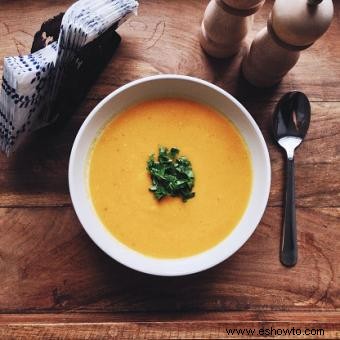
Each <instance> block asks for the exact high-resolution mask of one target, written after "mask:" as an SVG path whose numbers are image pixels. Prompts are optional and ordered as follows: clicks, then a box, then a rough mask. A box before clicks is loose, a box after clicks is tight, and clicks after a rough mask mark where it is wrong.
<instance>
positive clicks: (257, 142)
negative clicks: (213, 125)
mask: <svg viewBox="0 0 340 340" xmlns="http://www.w3.org/2000/svg"><path fill="white" fill-rule="evenodd" d="M169 96H170V97H184V98H188V99H192V100H195V101H197V102H201V103H205V104H207V105H209V106H210V107H213V108H215V109H216V110H217V111H220V112H221V113H223V114H224V115H226V116H227V117H228V118H229V119H230V120H231V121H232V122H233V123H234V124H235V125H236V126H237V128H238V129H239V131H240V132H241V134H242V136H243V138H244V140H245V141H246V143H247V145H248V148H249V150H250V154H251V161H252V166H253V187H252V191H251V197H250V200H249V203H248V207H247V209H246V211H245V213H244V215H243V217H242V219H241V220H240V222H239V224H238V225H237V226H236V227H235V229H234V230H233V232H232V233H231V234H230V235H228V236H227V238H225V239H224V240H223V241H221V242H220V243H219V244H218V245H216V246H215V247H213V248H211V249H209V250H207V251H205V252H203V253H200V254H198V255H195V256H190V257H185V258H179V259H157V258H152V257H148V256H145V255H143V254H141V253H138V252H136V251H135V250H132V249H131V248H128V247H127V246H125V245H124V244H122V243H121V242H120V241H118V240H117V239H115V238H114V236H113V235H112V234H110V233H109V231H107V230H106V228H105V227H104V226H103V225H102V223H101V221H100V219H99V217H97V215H96V212H95V209H94V207H93V205H92V202H91V198H90V196H89V194H88V182H87V180H88V179H87V171H86V170H87V165H88V164H87V162H88V155H89V150H90V148H91V146H92V143H93V141H94V139H95V138H96V137H97V136H98V133H99V131H100V130H101V129H102V128H103V127H104V126H105V124H106V123H107V122H108V121H110V119H111V118H112V117H113V116H114V115H116V114H117V113H119V112H121V111H123V110H124V109H125V108H127V107H129V106H131V105H132V104H135V103H138V102H141V101H144V100H147V99H151V98H157V97H158V98H159V97H169ZM270 174H271V172H270V161H269V155H268V150H267V147H266V144H265V141H264V139H263V136H262V134H261V131H260V130H259V128H258V126H257V125H256V123H255V121H254V119H253V118H252V117H251V115H250V114H249V113H248V111H247V110H246V109H245V108H244V107H243V106H242V105H241V104H240V103H239V102H238V101H237V100H236V99H235V98H234V97H232V96H231V95H230V94H228V93H227V92H225V91H224V90H222V89H221V88H219V87H217V86H215V85H213V84H211V83H208V82H206V81H204V80H200V79H197V78H192V77H187V76H178V75H160V76H152V77H147V78H143V79H139V80H136V81H133V82H131V83H129V84H126V85H124V86H122V87H120V88H119V89H117V90H116V91H114V92H113V93H111V94H110V95H109V96H107V97H106V98H105V99H103V100H102V101H101V102H100V103H99V104H98V105H97V106H96V107H95V108H94V109H93V111H92V112H91V113H90V114H89V116H88V117H87V118H86V120H85V122H84V123H83V125H82V126H81V128H80V130H79V132H78V135H77V137H76V139H75V141H74V144H73V148H72V152H71V157H70V163H69V187H70V194H71V198H72V202H73V206H74V209H75V211H76V213H77V215H78V218H79V220H80V222H81V223H82V225H83V227H84V229H85V230H86V232H87V233H88V235H89V236H90V237H91V238H92V240H93V241H94V242H95V243H96V244H97V245H98V246H99V247H100V248H101V249H102V250H103V251H104V252H105V253H106V254H108V255H109V256H111V257H112V258H113V259H115V260H117V261H118V262H120V263H122V264H124V265H126V266H128V267H130V268H133V269H135V270H138V271H141V272H144V273H149V274H154V275H162V276H177V275H187V274H192V273H196V272H199V271H202V270H205V269H208V268H210V267H213V266H215V265H217V264H218V263H220V262H222V261H224V260H225V259H227V258H228V257H230V256H231V255H232V254H234V253H235V252H236V251H237V250H238V249H239V248H240V247H241V246H242V245H243V244H244V243H245V242H246V241H247V240H248V238H249V237H250V236H251V235H252V233H253V232H254V231H255V229H256V227H257V225H258V223H259V222H260V219H261V217H262V215H263V212H264V210H265V208H266V204H267V201H268V196H269V189H270Z"/></svg>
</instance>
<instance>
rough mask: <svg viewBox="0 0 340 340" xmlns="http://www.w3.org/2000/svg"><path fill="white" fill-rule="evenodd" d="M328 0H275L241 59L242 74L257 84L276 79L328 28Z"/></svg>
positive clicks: (272, 82) (330, 13)
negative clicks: (268, 14)
mask: <svg viewBox="0 0 340 340" xmlns="http://www.w3.org/2000/svg"><path fill="white" fill-rule="evenodd" d="M332 17H333V2H332V0H294V1H287V0H276V1H275V4H274V7H273V10H272V13H271V15H270V17H269V20H268V23H267V27H265V28H263V29H262V30H261V31H260V32H259V33H258V34H257V35H256V37H255V39H254V41H253V43H252V45H251V47H250V51H249V53H248V55H247V56H246V57H245V59H244V60H243V64H242V69H243V74H244V76H245V78H246V79H247V80H248V81H249V82H250V83H251V84H253V85H255V86H258V87H269V86H272V85H275V84H276V83H278V82H279V81H280V80H281V79H282V78H283V77H284V75H285V74H286V73H287V72H288V71H289V70H290V69H291V68H292V67H293V66H294V65H295V64H296V63H297V61H298V59H299V56H300V51H302V50H304V49H306V48H308V47H310V46H311V45H312V44H313V43H314V42H315V41H316V40H317V39H318V38H320V37H321V36H322V35H323V34H324V33H325V32H326V31H327V29H328V27H329V26H330V24H331V21H332Z"/></svg>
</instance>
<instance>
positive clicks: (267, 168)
mask: <svg viewBox="0 0 340 340" xmlns="http://www.w3.org/2000/svg"><path fill="white" fill-rule="evenodd" d="M170 79H172V80H174V79H175V80H179V81H181V80H184V81H189V82H194V83H198V84H201V85H204V86H206V87H209V88H210V89H212V90H214V91H217V92H218V93H219V94H221V95H223V96H224V97H226V98H227V99H228V100H230V101H231V102H232V103H233V104H234V105H235V106H236V107H237V108H238V109H239V110H240V111H241V112H242V114H243V115H244V116H245V117H246V118H247V120H248V121H249V123H250V124H251V125H252V128H253V129H254V131H255V133H256V136H257V138H258V142H259V144H260V146H261V151H262V153H263V157H264V159H265V162H264V164H263V169H264V173H263V177H264V186H263V191H262V194H263V195H262V197H261V202H260V206H261V208H260V210H259V211H258V213H257V216H256V217H255V218H253V221H252V223H250V224H251V227H249V228H248V229H247V234H246V236H245V237H243V239H242V240H241V241H240V242H239V244H238V245H237V246H235V247H233V249H232V250H231V251H229V252H228V251H225V253H224V255H223V256H219V257H216V258H214V259H212V258H209V261H207V262H208V263H203V264H196V265H195V266H193V267H189V266H188V265H184V267H185V270H183V267H182V266H181V265H178V266H173V265H171V268H170V269H169V268H168V267H167V266H164V264H165V263H177V264H179V263H180V262H181V261H182V262H185V260H187V259H194V258H197V260H198V259H199V258H200V256H202V255H204V254H208V253H209V252H211V251H212V250H213V249H215V248H216V247H218V245H219V244H220V243H219V244H217V245H216V246H214V247H212V248H210V249H208V250H206V251H204V252H202V253H199V254H196V255H193V256H190V257H185V258H174V259H158V258H152V257H149V256H146V255H144V254H142V253H139V252H137V251H135V250H133V249H131V248H129V247H127V246H125V245H124V244H122V243H121V242H120V241H119V240H117V239H116V238H114V237H113V239H114V240H115V241H116V242H117V243H120V245H122V246H123V247H126V248H127V249H129V251H131V252H133V253H135V254H138V256H140V257H141V258H148V259H149V260H150V259H151V260H152V261H153V262H154V263H155V266H148V268H145V267H144V266H143V265H140V264H138V263H132V262H130V261H129V260H127V259H126V258H124V256H121V254H117V253H116V254H114V250H112V249H108V248H107V247H105V246H104V245H103V242H102V241H101V240H100V237H98V235H97V234H96V233H95V232H93V231H92V230H91V228H90V227H89V225H88V224H87V221H86V220H85V219H84V218H83V212H82V211H81V210H82V207H81V206H80V204H78V200H77V192H76V191H77V189H76V187H75V183H74V181H73V178H74V174H73V172H74V170H75V169H76V165H75V163H76V156H77V149H78V147H79V143H80V140H81V138H82V135H83V133H84V131H85V130H86V129H87V127H88V125H89V124H90V122H91V120H92V119H93V117H94V116H95V115H96V114H97V112H99V111H100V110H101V109H102V108H103V107H104V106H105V104H107V103H108V102H109V101H110V100H112V98H114V97H115V96H117V95H118V94H120V93H121V92H123V91H125V90H127V89H129V88H130V87H133V86H137V85H140V84H142V83H146V82H150V81H154V80H170ZM127 107H128V106H127ZM78 177H79V176H78ZM81 177H82V176H81ZM68 184H69V192H70V196H71V201H72V205H73V207H74V210H75V212H76V215H77V217H78V219H79V221H80V223H81V225H82V227H83V228H84V230H85V231H86V233H87V234H88V235H89V237H90V238H91V239H92V241H93V242H94V243H95V244H96V245H97V246H98V247H99V248H100V249H101V250H102V251H103V252H104V253H106V254H107V255H108V256H110V257H111V258H112V259H114V260H115V261H117V262H119V263H121V264H122V265H124V266H126V267H129V268H131V269H134V270H136V271H139V272H142V273H146V274H151V275H157V276H183V275H190V274H194V273H197V272H201V271H204V270H207V269H209V268H212V267H214V266H216V265H218V264H219V263H221V262H223V261H225V260H226V259H227V258H229V257H230V256H232V255H233V254H234V253H235V252H236V251H238V250H239V249H240V248H241V247H242V246H243V245H244V244H245V243H246V242H247V241H248V239H249V238H250V237H251V235H252V234H253V233H254V231H255V230H256V228H257V226H258V224H259V223H260V221H261V219H262V216H263V214H264V212H265V209H266V207H267V203H268V198H269V193H270V186H271V165H270V158H269V152H268V148H267V145H266V142H265V140H264V137H263V135H262V132H261V130H260V128H259V127H258V125H257V124H256V122H255V120H254V118H253V117H252V116H251V114H250V113H249V112H248V110H247V109H246V108H245V107H244V106H243V105H242V104H241V103H240V102H239V101H238V100H237V99H236V98H234V97H233V96H232V95H231V94H229V93H228V92H227V91H225V90H223V89H222V88H220V87H218V86H217V85H215V84H212V83H210V82H208V81H206V80H203V79H199V78H196V77H191V76H186V75H177V74H161V75H153V76H147V77H142V78H139V79H136V80H134V81H131V82H129V83H127V84H125V85H123V86H121V87H119V88H117V89H116V90H115V91H113V92H111V93H110V94H109V95H107V96H106V97H105V98H103V99H102V100H101V101H100V102H99V103H98V104H97V105H96V106H95V107H94V108H93V109H92V111H91V112H90V114H89V115H88V116H87V117H86V119H85V120H84V122H83V123H82V125H81V127H80V129H79V131H78V133H77V135H76V138H75V140H74V142H73V145H72V149H71V153H70V158H69V167H68ZM83 185H86V183H83ZM247 209H248V208H247ZM93 210H94V208H93ZM91 213H93V214H95V211H93V212H91ZM96 218H97V219H98V220H99V222H100V219H99V217H98V216H96ZM100 224H102V223H101V222H100ZM102 228H105V226H103V225H102ZM236 229H237V226H236V227H235V228H234V230H236ZM230 235H231V234H228V236H227V237H226V238H225V239H223V240H222V241H221V242H223V241H224V240H226V239H227V238H228V237H229V236H230ZM111 236H113V235H111ZM203 262H204V261H203ZM156 263H158V264H157V265H156ZM189 263H190V261H189ZM161 264H163V265H161ZM155 267H157V268H155Z"/></svg>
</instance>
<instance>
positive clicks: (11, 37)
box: [0, 0, 340, 339]
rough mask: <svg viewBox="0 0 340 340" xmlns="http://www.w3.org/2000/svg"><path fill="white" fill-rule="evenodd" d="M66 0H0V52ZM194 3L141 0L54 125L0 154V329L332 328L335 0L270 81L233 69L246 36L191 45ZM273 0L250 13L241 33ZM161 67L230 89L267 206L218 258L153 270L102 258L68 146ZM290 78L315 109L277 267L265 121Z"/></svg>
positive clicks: (99, 333) (336, 288) (72, 334)
mask: <svg viewBox="0 0 340 340" xmlns="http://www.w3.org/2000/svg"><path fill="white" fill-rule="evenodd" d="M71 3H72V1H70V0H59V1H46V0H45V1H37V0H30V1H29V0H26V1H24V0H17V1H11V0H1V3H0V57H1V59H2V57H4V56H5V55H17V54H19V53H27V52H28V51H29V49H30V46H31V43H32V35H33V34H34V32H35V31H36V30H37V29H38V28H39V27H40V24H41V23H42V21H44V20H45V19H47V18H49V17H51V16H53V15H55V14H57V13H59V12H60V11H63V10H65V9H66V8H67V7H68V6H69V5H70V4H71ZM206 4H207V1H205V0H204V1H203V0H202V1H201V0H197V1H195V0H186V1H183V0H143V1H141V6H140V10H139V15H138V16H137V17H133V18H130V19H129V21H128V22H126V23H125V24H124V25H123V26H122V27H121V28H119V33H120V34H121V36H122V38H123V41H122V44H121V46H120V48H119V50H118V52H117V53H116V55H115V56H114V58H113V60H112V62H111V63H110V64H109V65H108V67H107V69H106V70H105V72H104V73H103V74H102V75H101V76H100V78H99V80H98V81H97V82H96V84H95V85H94V86H93V88H92V90H91V91H90V93H89V94H88V96H87V98H86V100H85V101H84V102H83V103H82V105H81V106H80V107H79V109H78V111H77V112H76V113H75V114H74V116H73V117H72V119H71V120H70V122H69V123H68V124H67V125H66V127H65V128H64V129H63V130H62V131H56V132H55V133H54V134H51V133H46V132H44V131H41V132H39V133H37V134H36V135H35V136H34V137H33V138H32V139H31V140H30V141H29V142H28V143H27V144H26V145H25V146H23V147H22V148H21V149H20V150H19V151H18V152H17V153H16V154H15V155H13V156H12V157H11V158H10V159H7V158H6V157H5V156H4V155H1V156H0V233H1V234H0V283H1V284H0V312H1V314H0V338H1V339H3V338H20V337H22V338H32V337H33V336H38V337H44V338H48V337H52V338H53V337H60V338H63V337H65V338H96V337H104V336H116V337H117V338H118V339H125V338H131V337H132V338H133V337H135V338H146V339H152V338H159V337H163V338H173V339H177V338H217V337H221V338H223V337H228V333H227V332H226V329H234V328H238V329H245V328H248V329H252V328H253V329H255V330H256V332H255V335H256V336H257V335H258V333H257V332H258V331H259V329H260V328H269V329H270V327H273V328H276V329H277V328H282V329H283V328H285V329H286V328H292V327H295V328H301V329H302V330H304V329H305V328H309V329H311V328H314V329H321V328H322V329H324V331H325V333H324V336H323V337H322V336H321V338H325V339H326V338H340V310H339V308H340V280H339V269H340V268H339V260H340V247H339V239H340V228H339V227H340V225H339V210H340V201H339V198H340V178H339V167H340V162H339V154H340V135H339V131H340V90H339V87H340V45H339V36H340V3H337V4H336V9H335V18H334V21H333V24H332V26H331V28H330V29H329V31H328V32H327V34H326V35H325V36H324V37H323V38H322V39H321V40H320V41H318V42H317V43H316V44H315V45H314V46H312V47H311V48H310V49H308V50H306V51H304V52H303V53H302V55H301V59H300V61H299V62H298V64H297V65H296V67H295V68H294V69H293V70H292V71H291V72H290V73H289V74H288V75H287V76H286V77H285V79H284V81H283V82H282V83H281V84H280V85H279V86H277V87H275V88H273V89H270V90H256V89H254V88H252V87H251V86H249V85H247V84H246V83H245V81H244V80H242V79H241V78H240V74H239V73H240V72H239V66H240V62H241V60H242V56H243V55H244V53H245V50H246V47H244V48H243V49H242V51H241V52H240V53H239V54H238V55H237V56H236V57H235V58H233V59H231V60H229V61H223V60H222V61H217V60H212V59H209V58H208V57H207V56H206V55H204V53H202V51H201V49H200V47H199V44H198V41H197V33H198V30H199V24H200V21H201V17H202V13H203V11H204V8H205V6H206ZM271 5H272V3H271V2H269V3H267V4H266V5H265V6H264V8H262V9H261V11H260V12H259V13H258V15H257V16H256V18H255V24H254V27H253V32H252V33H251V37H253V36H254V33H255V32H256V31H258V30H259V29H260V28H261V27H263V26H264V24H265V20H266V18H267V15H268V12H269V10H270V8H271ZM159 73H178V74H186V75H191V76H196V77H200V78H202V79H206V80H208V81H210V82H213V83H215V84H217V85H219V86H221V87H222V88H224V89H226V90H227V91H229V92H230V93H232V94H233V95H235V96H236V97H237V98H238V99H239V100H240V101H241V102H242V103H243V104H244V105H245V106H246V107H247V108H248V110H249V111H250V112H251V113H252V115H253V117H254V118H255V119H256V121H257V123H258V124H259V126H260V128H261V130H262V132H263V134H264V136H265V139H266V142H267V144H268V147H269V151H270V157H271V164H272V188H271V194H270V199H269V204H268V208H267V210H266V212H265V215H264V217H263V219H262V221H261V223H260V225H259V226H258V228H257V230H256V232H255V233H254V235H253V236H252V237H251V239H250V240H249V241H248V242H247V243H246V244H245V245H244V246H243V247H242V249H241V250H240V251H239V252H237V254H235V255H234V256H232V257H231V258H230V259H228V260H227V261H225V262H224V263H222V264H220V265H218V266H217V267H215V268H213V269H211V270H208V271H206V272H203V273H200V274H196V275H192V276H188V277H179V278H162V277H152V276H148V275H143V274H140V273H137V272H135V271H133V270H130V269H127V268H125V267H123V266H122V265H120V264H118V263H117V262H115V261H113V260H111V259H110V258H109V257H108V256H106V255H105V254H104V253H103V252H102V251H100V250H99V249H98V248H97V247H96V246H95V245H94V243H93V242H92V241H91V240H90V239H89V237H88V236H87V235H86V233H85V232H84V230H83V229H82V227H81V225H80V223H79V222H78V219H77V217H76V215H75V213H74V211H73V208H72V205H71V201H70V196H69V192H68V185H67V166H68V157H69V154H70V150H71V146H72V143H73V140H74V138H75V135H76V133H77V131H78V129H79V127H80V125H81V123H82V122H83V120H84V118H85V117H86V116H87V114H88V113H89V112H90V110H91V109H92V108H93V107H94V106H95V105H96V104H97V103H98V102H99V101H100V100H101V99H102V98H104V97H105V96H106V95H107V94H109V93H110V92H111V91H113V90H115V89H116V88H117V87H119V86H121V85H123V84H126V83H127V82H129V81H131V80H134V79H136V78H140V77H143V76H147V75H152V74H159ZM295 89H296V90H301V91H304V92H305V93H306V94H307V95H308V96H309V98H310V100H311V101H312V110H313V114H312V122H311V126H310V130H309V133H308V136H307V139H306V142H305V143H304V144H303V145H302V146H301V148H300V149H299V150H298V152H297V155H296V189H297V222H298V244H299V251H300V257H299V262H298V264H297V266H296V267H294V268H291V269H288V268H285V267H283V266H282V265H281V264H280V262H279V259H278V254H279V241H280V231H281V223H282V190H283V175H284V174H283V171H282V169H283V165H284V163H283V155H282V154H281V152H280V151H279V150H278V148H277V147H276V146H275V145H274V143H273V140H272V137H271V133H270V123H271V113H272V111H273V107H274V105H275V103H276V102H277V101H278V99H279V98H280V96H281V95H283V94H284V93H285V92H287V91H289V90H295ZM272 334H273V333H272ZM255 335H254V337H255ZM229 336H231V335H229ZM233 337H237V335H236V333H235V335H234V336H233ZM238 337H242V336H241V335H239V336H238ZM244 337H246V336H245V335H244ZM306 338H308V337H306ZM310 338H313V337H310ZM314 338H315V337H314Z"/></svg>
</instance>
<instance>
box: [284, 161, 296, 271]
mask: <svg viewBox="0 0 340 340" xmlns="http://www.w3.org/2000/svg"><path fill="white" fill-rule="evenodd" d="M297 253H298V251H297V242H296V216H295V180H294V158H292V159H289V158H287V162H286V197H285V213H284V221H283V229H282V239H281V254H280V259H281V262H282V264H284V265H285V266H287V267H292V266H294V265H295V264H296V261H297Z"/></svg>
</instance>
